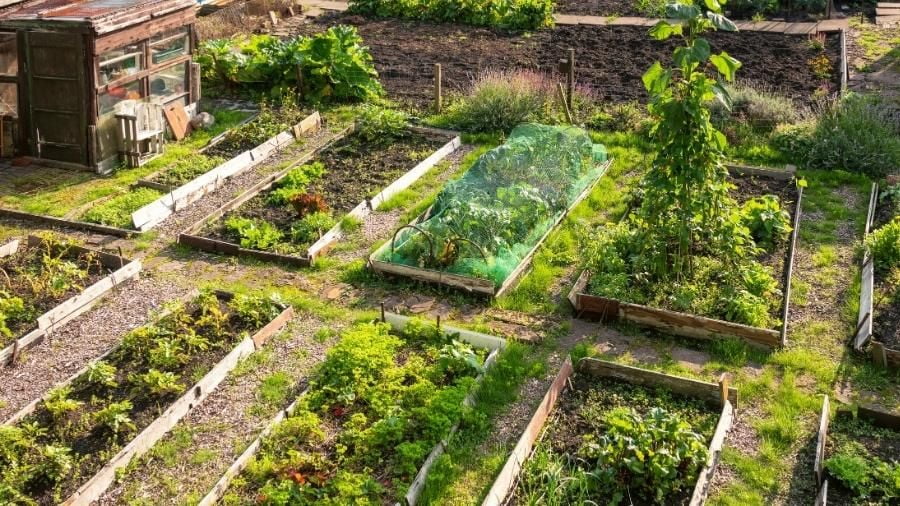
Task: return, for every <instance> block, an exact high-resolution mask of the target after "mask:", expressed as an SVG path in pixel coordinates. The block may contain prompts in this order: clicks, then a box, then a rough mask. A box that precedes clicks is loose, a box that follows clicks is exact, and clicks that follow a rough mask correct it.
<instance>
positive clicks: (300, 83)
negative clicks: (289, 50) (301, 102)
mask: <svg viewBox="0 0 900 506" xmlns="http://www.w3.org/2000/svg"><path fill="white" fill-rule="evenodd" d="M295 72H296V73H297V94H299V95H302V94H303V67H301V66H300V65H297V69H296V71H295Z"/></svg>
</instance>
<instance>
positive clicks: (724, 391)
mask: <svg viewBox="0 0 900 506" xmlns="http://www.w3.org/2000/svg"><path fill="white" fill-rule="evenodd" d="M726 401H728V375H727V374H725V373H722V376H720V377H719V402H720V403H721V404H722V405H723V406H724V405H725V402H726Z"/></svg>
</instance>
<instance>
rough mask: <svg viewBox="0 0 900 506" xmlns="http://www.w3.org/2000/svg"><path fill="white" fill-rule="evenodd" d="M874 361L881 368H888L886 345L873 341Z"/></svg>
mask: <svg viewBox="0 0 900 506" xmlns="http://www.w3.org/2000/svg"><path fill="white" fill-rule="evenodd" d="M872 361H873V362H875V365H877V366H880V367H887V352H886V351H884V345H883V344H881V343H879V342H878V341H872Z"/></svg>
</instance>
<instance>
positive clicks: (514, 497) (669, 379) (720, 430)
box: [482, 358, 737, 506]
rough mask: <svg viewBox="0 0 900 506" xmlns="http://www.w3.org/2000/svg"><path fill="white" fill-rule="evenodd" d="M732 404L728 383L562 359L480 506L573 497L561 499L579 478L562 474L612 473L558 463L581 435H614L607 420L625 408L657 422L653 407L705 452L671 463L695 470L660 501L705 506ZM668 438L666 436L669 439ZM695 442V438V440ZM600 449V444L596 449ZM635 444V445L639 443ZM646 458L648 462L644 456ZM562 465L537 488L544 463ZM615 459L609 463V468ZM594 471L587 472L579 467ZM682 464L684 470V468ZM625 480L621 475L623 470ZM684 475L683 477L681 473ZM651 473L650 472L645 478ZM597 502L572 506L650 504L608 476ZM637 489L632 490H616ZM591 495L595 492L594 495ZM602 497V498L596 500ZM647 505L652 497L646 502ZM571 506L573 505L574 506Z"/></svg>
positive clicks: (573, 450)
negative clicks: (685, 429) (611, 501)
mask: <svg viewBox="0 0 900 506" xmlns="http://www.w3.org/2000/svg"><path fill="white" fill-rule="evenodd" d="M736 406H737V390H736V389H734V388H730V387H728V384H727V382H726V381H724V380H723V381H722V382H720V383H719V384H715V383H705V382H702V381H696V380H691V379H686V378H681V377H678V376H671V375H668V374H664V373H659V372H654V371H649V370H646V369H640V368H636V367H631V366H627V365H621V364H616V363H613V362H607V361H603V360H597V359H593V358H584V359H581V360H580V361H579V362H578V364H577V366H576V367H574V368H573V366H572V362H571V361H570V360H569V359H567V360H566V362H565V363H564V364H563V366H562V368H561V369H560V371H559V373H558V374H557V376H556V379H555V380H554V381H553V384H551V385H550V388H549V389H548V391H547V393H546V394H545V395H544V398H543V400H542V401H541V403H540V404H539V405H538V408H537V410H536V411H535V413H534V415H533V416H532V418H531V421H530V422H529V423H528V425H527V426H526V428H525V430H524V432H523V433H522V436H521V437H520V438H519V441H518V443H517V444H516V446H515V448H513V451H512V453H511V454H510V456H509V458H508V459H507V461H506V464H505V465H504V466H503V469H502V470H501V471H500V474H499V475H498V476H497V478H496V480H495V481H494V484H493V486H492V487H491V489H490V490H489V491H488V494H487V496H486V497H485V499H484V502H483V503H482V506H499V505H505V504H531V503H529V502H528V501H527V499H528V497H529V496H532V495H533V494H552V495H553V496H554V497H555V498H557V499H560V500H562V499H563V498H568V499H571V497H568V496H567V495H563V494H565V493H566V492H567V491H566V489H565V487H566V486H567V485H566V482H569V481H570V480H575V479H576V478H575V477H574V476H573V475H571V474H570V473H568V472H567V471H575V468H576V467H578V468H582V469H583V470H584V471H587V472H595V473H597V474H598V475H600V474H603V473H604V471H606V472H607V473H609V472H611V471H609V470H607V469H606V467H607V466H603V465H601V464H600V463H599V462H597V467H593V465H592V464H589V463H588V462H587V460H589V459H590V457H588V458H585V459H584V460H580V459H579V460H578V464H573V462H575V459H574V458H573V459H571V460H568V461H560V460H559V459H561V458H563V459H564V456H571V457H575V456H576V454H579V449H580V448H581V446H582V445H583V444H584V443H585V442H586V440H585V439H584V437H585V436H587V437H588V438H591V442H596V441H597V439H598V438H601V437H606V433H608V432H609V431H610V429H611V426H610V423H609V421H604V420H605V417H607V416H612V415H611V413H616V412H618V415H615V418H618V417H619V416H622V414H623V413H622V412H623V410H628V409H629V408H633V409H634V414H636V415H638V416H639V417H642V418H643V419H644V420H646V419H648V417H653V416H654V412H653V410H654V408H662V409H664V410H665V411H666V412H668V413H669V414H670V415H671V414H675V415H676V416H677V418H681V419H682V420H683V421H686V422H688V423H690V424H691V428H690V429H689V430H690V431H692V432H694V433H695V434H696V435H695V436H693V437H692V441H693V444H694V445H696V446H698V447H706V448H707V450H706V452H705V454H706V456H705V459H702V460H701V459H700V457H701V456H702V454H703V453H704V452H700V451H698V452H697V459H698V460H695V461H694V463H693V464H691V465H687V466H684V462H685V461H684V460H682V461H679V462H680V463H681V465H679V464H678V463H675V464H672V465H674V466H676V467H677V468H679V469H680V470H682V469H686V468H689V467H696V469H695V470H694V472H688V473H684V474H685V475H684V476H681V479H682V482H681V483H675V484H674V486H673V487H671V488H669V489H668V493H667V494H666V495H665V501H664V502H665V504H691V505H692V506H693V505H700V504H702V503H703V502H704V500H705V498H706V495H707V492H708V490H709V487H710V484H711V483H712V478H713V475H714V473H715V471H716V467H717V466H718V462H719V456H720V453H721V450H722V446H723V445H724V443H725V438H726V436H727V434H728V431H729V430H730V429H731V425H732V421H733V419H734V416H735V409H736ZM667 436H669V434H667ZM698 436H699V437H698ZM601 444H602V443H601ZM635 444H638V443H637V442H636V443H635ZM647 458H648V459H649V458H650V457H647ZM548 461H549V462H555V461H560V462H562V465H561V466H560V467H559V472H560V475H558V476H556V479H557V480H558V481H557V482H556V483H557V484H558V485H557V488H555V489H554V488H551V487H548V486H547V484H546V482H541V480H540V471H541V468H542V466H543V464H542V462H548ZM617 462H618V460H614V461H613V464H615V463H617ZM585 466H591V468H590V469H584V467H585ZM681 466H684V467H681ZM576 472H577V471H576ZM621 472H622V473H623V474H626V475H627V472H626V471H621ZM679 472H681V471H679ZM648 474H649V473H648ZM610 479H611V480H612V481H611V482H607V483H608V484H607V485H606V486H605V490H603V492H604V493H605V494H607V495H604V496H602V497H592V496H589V495H586V496H582V497H580V498H579V500H578V501H577V502H578V503H581V502H583V501H586V500H597V502H598V503H600V502H605V501H606V500H607V499H608V498H609V497H610V496H611V495H613V494H616V493H621V494H623V495H624V497H625V498H626V500H628V499H627V498H628V497H629V494H632V495H631V499H630V500H632V501H634V504H648V503H650V502H651V501H648V500H647V499H648V498H641V497H640V495H639V489H638V486H639V480H634V482H630V478H629V477H628V476H617V475H614V476H612V477H610ZM623 480H624V485H626V486H630V485H634V487H635V490H634V491H626V490H623V488H624V487H622V488H619V485H621V484H622V481H623ZM594 492H595V493H596V491H594ZM600 499H602V500H600ZM650 499H652V498H650ZM573 503H574V502H573Z"/></svg>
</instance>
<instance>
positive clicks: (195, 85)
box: [188, 62, 203, 113]
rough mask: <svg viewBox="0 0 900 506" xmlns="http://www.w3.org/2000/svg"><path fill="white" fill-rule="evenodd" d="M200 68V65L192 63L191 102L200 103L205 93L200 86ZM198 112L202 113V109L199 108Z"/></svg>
mask: <svg viewBox="0 0 900 506" xmlns="http://www.w3.org/2000/svg"><path fill="white" fill-rule="evenodd" d="M201 70H202V69H201V68H200V64H199V63H193V62H192V63H191V79H190V86H191V89H190V90H188V91H190V92H191V97H190V100H191V102H200V94H201V93H202V92H203V89H202V87H201V86H200V71H201ZM197 112H198V113H199V112H200V107H199V106H198V107H197Z"/></svg>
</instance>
